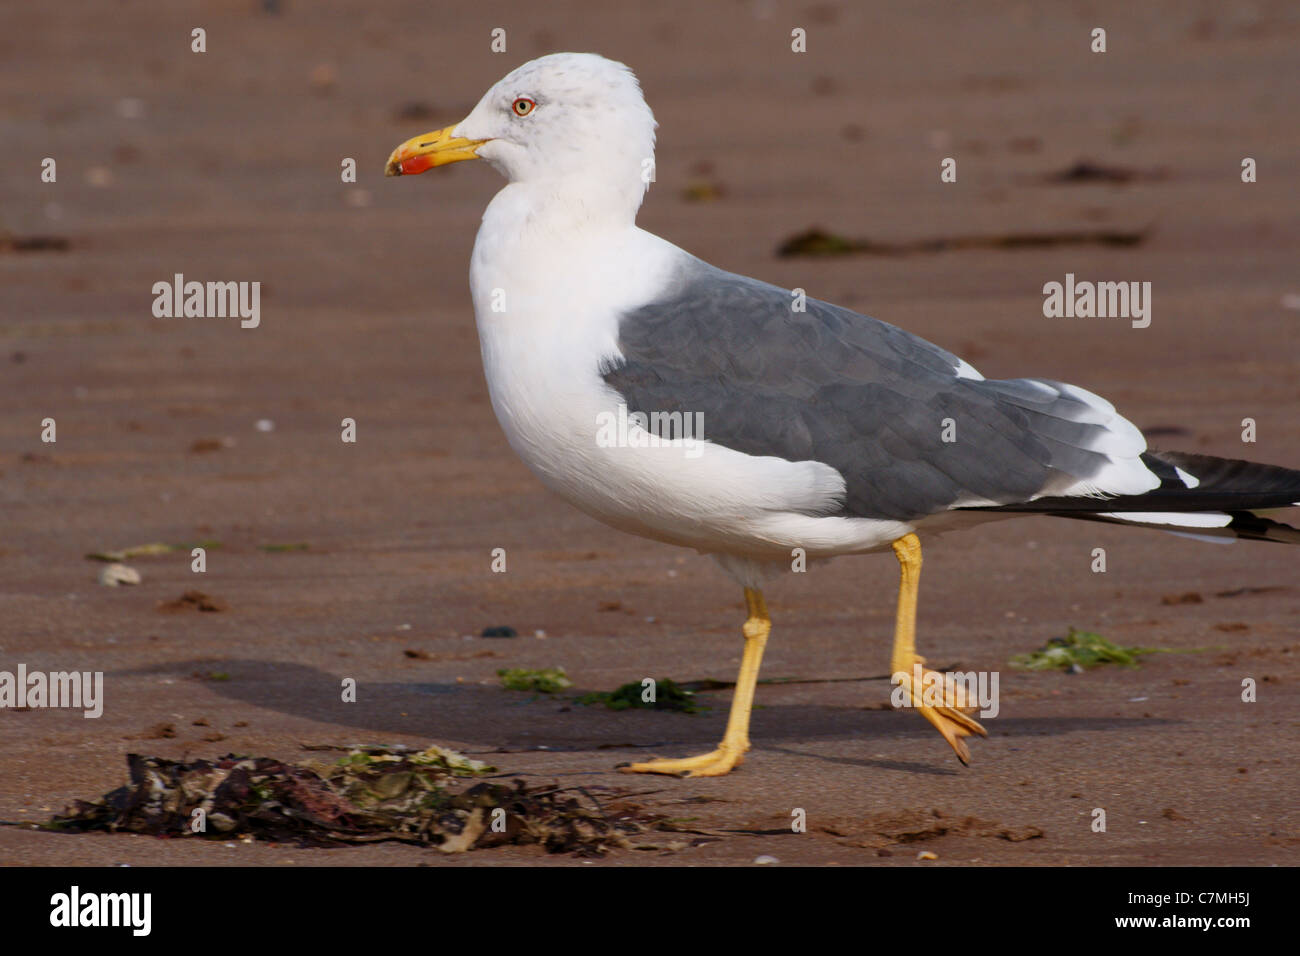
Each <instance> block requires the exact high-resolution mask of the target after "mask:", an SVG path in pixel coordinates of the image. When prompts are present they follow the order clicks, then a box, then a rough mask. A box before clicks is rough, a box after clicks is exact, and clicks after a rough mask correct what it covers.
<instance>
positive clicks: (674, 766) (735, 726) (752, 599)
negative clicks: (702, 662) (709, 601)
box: [618, 588, 772, 777]
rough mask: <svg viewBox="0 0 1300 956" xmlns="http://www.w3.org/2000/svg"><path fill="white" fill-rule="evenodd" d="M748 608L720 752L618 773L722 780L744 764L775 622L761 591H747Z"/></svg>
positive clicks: (626, 767)
mask: <svg viewBox="0 0 1300 956" xmlns="http://www.w3.org/2000/svg"><path fill="white" fill-rule="evenodd" d="M745 604H746V605H747V607H748V608H749V617H748V618H747V619H746V620H745V625H744V627H743V628H742V631H743V632H744V634H745V653H744V655H743V656H742V657H741V659H740V676H739V677H737V678H736V694H735V696H734V697H732V698H731V716H730V717H728V718H727V730H726V733H725V734H723V736H722V743H720V744H718V749H716V750H712V751H710V752H709V753H706V754H701V755H700V756H698V757H687V758H686V759H684V760H648V761H646V762H645V763H633V764H624V765H623V766H621V767H619V768H618V769H620V770H622V771H623V772H624V773H669V774H673V775H681V774H685V775H686V776H688V777H720V776H722V775H723V774H724V773H728V772H730V770H731V768H732V767H736V766H739V765H740V764H741V763H744V760H745V751H746V750H748V749H749V715H750V712H751V711H752V710H753V707H754V686H755V685H756V684H757V683H758V668H759V665H760V664H761V663H762V660H763V647H764V646H765V645H766V644H767V635H768V634H769V633H770V632H771V630H772V621H771V619H770V618H769V617H768V616H767V605H766V604H765V603H764V602H763V592H762V591H759V590H757V589H754V588H745Z"/></svg>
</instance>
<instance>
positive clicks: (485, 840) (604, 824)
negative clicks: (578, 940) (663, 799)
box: [43, 747, 687, 855]
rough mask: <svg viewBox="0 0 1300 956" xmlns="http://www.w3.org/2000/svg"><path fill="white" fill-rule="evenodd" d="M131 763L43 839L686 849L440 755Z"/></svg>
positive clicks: (575, 797)
mask: <svg viewBox="0 0 1300 956" xmlns="http://www.w3.org/2000/svg"><path fill="white" fill-rule="evenodd" d="M127 763H128V766H129V768H130V776H131V782H130V783H129V784H127V785H126V786H123V787H119V788H118V789H116V790H114V791H112V792H110V793H107V794H105V795H104V796H102V797H100V798H99V799H97V800H92V801H82V800H79V801H76V802H75V803H74V805H73V806H72V807H70V808H69V809H68V810H67V811H66V812H65V813H64V814H62V815H58V816H55V817H54V818H53V819H52V820H51V821H50V822H49V823H47V824H44V825H43V828H44V829H49V830H58V831H64V832H87V831H96V830H100V831H109V832H126V833H141V834H152V835H154V836H159V837H190V838H204V837H206V838H209V839H212V838H216V839H222V840H230V839H234V838H241V837H242V838H248V837H252V838H255V839H260V840H268V841H277V842H292V843H296V844H299V845H302V846H341V845H349V844H352V845H355V844H363V843H375V842H383V841H396V842H400V843H408V844H415V845H420V846H429V847H436V848H437V849H439V850H441V851H442V852H444V853H457V852H463V851H466V850H470V849H481V848H485V847H492V846H500V845H504V844H535V845H540V846H542V847H544V848H545V849H546V850H548V851H550V852H553V853H565V852H573V853H579V854H584V855H599V854H602V853H605V852H607V851H608V850H609V849H611V848H615V847H620V848H631V847H635V848H638V849H676V848H681V847H683V846H685V845H687V844H684V843H675V844H668V845H664V844H662V843H658V842H653V841H649V842H648V841H639V842H637V843H633V842H632V840H630V839H629V838H630V837H633V836H636V835H638V834H645V833H648V832H650V831H654V830H668V831H671V830H673V829H674V828H673V827H672V826H670V825H669V824H667V823H666V822H665V821H664V820H663V818H662V817H659V816H657V815H654V814H651V813H648V812H646V811H644V810H643V809H642V808H641V807H639V806H638V805H635V804H629V803H625V802H624V803H618V802H613V803H608V804H606V805H605V806H602V805H601V804H600V803H599V802H597V800H596V799H595V797H593V796H592V795H591V793H590V792H588V790H585V789H583V788H574V787H570V788H560V787H554V786H550V787H530V786H527V785H525V783H524V782H523V781H522V780H514V781H511V783H509V784H506V783H498V782H493V781H481V782H471V780H469V779H467V778H472V777H474V776H479V775H481V774H483V773H486V772H490V771H491V770H493V769H494V768H492V767H488V766H487V765H486V764H483V763H480V762H479V761H476V760H470V759H469V758H466V757H464V756H462V755H460V754H457V753H455V752H454V751H450V750H445V749H443V748H440V747H430V748H429V749H427V750H424V751H418V752H417V751H410V750H406V749H398V750H396V752H394V748H382V747H373V748H358V749H354V750H353V751H351V752H350V753H349V754H348V755H347V756H345V757H343V758H341V759H340V760H339V761H337V762H336V763H333V764H329V765H309V766H298V765H294V764H288V763H285V762H283V761H280V760H275V759H272V758H269V757H241V756H236V755H234V754H228V755H227V756H225V757H222V758H220V759H218V760H192V761H177V760H168V759H164V758H162V757H147V756H141V755H140V754H129V755H128V756H127ZM618 797H619V795H618V794H614V793H612V792H611V797H610V799H612V800H615V801H617V799H618ZM199 811H201V812H199Z"/></svg>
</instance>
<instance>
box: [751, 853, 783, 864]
mask: <svg viewBox="0 0 1300 956" xmlns="http://www.w3.org/2000/svg"><path fill="white" fill-rule="evenodd" d="M754 862H755V863H757V864H758V865H759V866H768V865H770V864H772V863H780V862H781V861H780V860H778V859H777V858H776V857H774V856H767V855H766V854H764V855H763V856H756V857H754Z"/></svg>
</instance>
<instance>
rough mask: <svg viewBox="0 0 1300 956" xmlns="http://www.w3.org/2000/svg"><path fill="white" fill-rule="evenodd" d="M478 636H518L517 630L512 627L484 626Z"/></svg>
mask: <svg viewBox="0 0 1300 956" xmlns="http://www.w3.org/2000/svg"><path fill="white" fill-rule="evenodd" d="M479 636H480V637H518V636H519V632H518V631H516V630H515V629H514V628H513V627H506V626H502V627H485V628H483V633H482V634H480V635H479Z"/></svg>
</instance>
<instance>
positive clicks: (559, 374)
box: [385, 53, 1300, 776]
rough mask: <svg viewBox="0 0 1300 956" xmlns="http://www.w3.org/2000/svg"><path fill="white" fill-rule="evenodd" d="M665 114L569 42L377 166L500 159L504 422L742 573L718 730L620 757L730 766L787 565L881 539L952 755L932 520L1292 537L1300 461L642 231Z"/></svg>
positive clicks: (902, 635)
mask: <svg viewBox="0 0 1300 956" xmlns="http://www.w3.org/2000/svg"><path fill="white" fill-rule="evenodd" d="M655 127H656V123H655V119H654V115H653V114H652V113H651V111H650V108H649V106H647V104H646V102H645V99H644V97H643V95H642V92H641V88H640V84H639V83H638V81H637V79H636V77H635V75H634V74H633V73H632V71H631V70H630V69H629V68H628V67H627V66H625V65H623V64H622V63H617V62H614V61H612V60H609V59H606V58H604V57H602V56H598V55H596V54H591V53H556V54H552V55H550V56H543V57H541V58H539V59H536V60H532V61H531V62H528V63H525V64H524V65H522V66H520V67H519V68H518V69H516V70H514V71H513V72H512V73H510V74H509V75H508V76H506V77H505V78H504V79H502V80H501V81H500V82H498V83H497V84H496V85H494V86H493V87H492V88H491V89H489V90H488V91H487V93H486V94H484V96H483V98H482V99H481V100H480V101H479V103H478V105H476V106H475V107H474V109H473V111H472V112H471V113H470V114H469V115H468V116H467V117H466V118H465V119H464V120H462V121H461V122H459V123H457V124H456V125H454V126H449V127H447V128H445V129H440V130H436V131H434V132H431V133H426V134H425V135H423V136H416V137H414V138H412V139H410V140H407V141H406V142H405V143H403V144H402V145H400V146H398V147H397V149H395V150H394V151H393V153H392V155H391V156H390V157H389V160H388V164H387V167H386V169H385V173H386V175H389V176H403V175H413V174H418V173H423V172H425V171H427V170H429V169H433V168H434V167H437V166H443V165H446V164H449V163H457V162H462V161H465V160H473V159H482V160H486V161H487V163H488V164H489V165H490V166H492V167H494V168H495V169H496V170H497V171H498V172H500V173H501V174H502V175H503V176H504V177H505V178H506V180H507V185H506V186H505V187H504V188H503V189H502V190H501V191H500V192H498V193H497V194H496V196H495V197H494V198H493V199H492V201H491V202H490V203H489V204H488V206H487V209H486V211H485V212H484V214H483V220H482V224H481V226H480V227H479V230H478V236H477V239H476V240H475V243H474V251H473V254H472V257H471V260H470V268H469V284H470V291H471V293H472V296H473V302H474V315H475V318H476V321H477V326H478V333H479V342H480V347H481V352H482V359H483V368H484V372H485V374H486V378H487V385H488V391H489V393H490V395H491V401H492V408H493V410H494V411H495V413H496V417H497V420H498V421H499V422H500V424H501V428H502V429H503V430H504V432H505V436H506V439H507V441H508V442H509V443H510V446H511V447H512V448H513V449H514V451H515V452H516V453H517V454H518V455H519V457H520V458H522V459H523V460H524V462H525V463H526V464H527V465H528V467H529V468H530V469H531V470H532V471H533V472H534V473H535V474H536V476H537V477H538V478H539V479H540V480H541V481H542V483H543V484H544V485H546V486H547V487H548V488H549V489H551V490H552V491H554V492H555V493H556V494H558V495H559V496H560V497H561V498H563V499H565V500H566V501H568V502H570V503H571V504H573V505H575V506H577V507H578V508H580V509H581V510H583V511H585V512H587V513H588V514H590V515H592V516H594V517H595V518H597V519H599V520H600V521H602V522H605V523H606V524H609V525H611V526H613V527H614V528H617V529H619V530H622V531H626V532H630V533H632V534H636V535H641V536H644V537H647V538H652V539H654V540H657V541H662V542H666V543H668V544H672V545H678V546H681V547H687V548H694V549H696V550H697V551H699V552H702V553H704V554H708V555H711V556H712V557H714V558H715V559H716V560H717V561H718V563H719V564H720V565H721V566H722V567H723V569H724V570H725V571H726V572H727V573H728V574H729V575H730V576H731V577H732V578H734V579H735V581H736V583H737V584H739V585H740V586H741V587H742V588H743V589H744V595H745V603H746V608H747V617H746V620H745V622H744V624H743V626H742V628H741V633H742V634H743V636H744V652H743V655H742V659H741V665H740V675H739V677H738V678H737V681H736V689H735V694H734V697H733V699H732V704H731V711H730V716H729V718H728V720H727V726H726V731H725V733H724V735H723V737H722V741H721V743H720V744H719V745H718V747H717V748H716V749H714V750H713V751H711V752H709V753H706V754H701V755H699V756H694V757H688V758H685V759H655V760H649V761H645V762H641V763H633V764H625V765H622V766H621V767H620V768H619V769H621V770H624V771H626V772H632V773H662V774H672V775H678V776H683V775H687V776H720V775H722V774H726V773H728V772H730V771H731V770H732V769H733V768H734V767H736V766H737V765H739V764H740V763H742V761H743V759H744V755H745V753H746V751H748V750H749V749H750V740H749V721H750V712H751V709H752V706H753V701H754V689H755V684H756V682H757V680H758V672H759V664H760V661H761V659H762V656H763V649H764V646H765V645H766V643H767V639H768V635H769V633H770V631H771V627H772V624H771V618H770V617H769V614H768V610H767V606H766V603H765V601H764V598H763V586H764V584H765V583H766V582H768V581H769V580H770V579H771V578H772V577H773V576H774V575H775V574H778V573H781V572H788V571H790V570H792V569H793V568H794V567H795V564H796V562H798V561H800V560H802V561H818V560H823V559H828V558H832V557H836V556H839V555H849V554H865V553H869V552H875V551H884V550H886V549H892V551H893V552H894V554H895V556H896V557H897V559H898V563H899V569H900V580H899V593H898V605H897V616H896V621H895V628H894V645H893V654H892V659H891V668H892V673H893V680H894V682H895V684H896V685H897V687H899V688H901V693H899V696H900V697H901V699H902V701H903V703H905V704H909V705H910V706H913V707H915V708H916V709H917V710H918V711H920V713H921V715H922V716H923V717H924V718H925V719H926V720H928V721H929V722H930V723H931V724H933V725H934V727H935V728H936V729H937V730H938V731H939V733H940V734H942V735H943V737H944V739H945V740H946V741H947V742H948V744H949V745H950V746H951V747H952V749H953V751H954V752H955V753H956V755H957V757H958V758H959V759H960V760H961V762H962V763H963V764H965V763H967V762H968V761H969V759H970V753H969V749H968V747H967V745H966V742H965V740H964V738H966V737H968V736H971V735H973V734H978V735H984V734H985V730H984V728H983V727H982V726H981V724H980V723H979V721H977V720H976V719H975V717H974V716H973V714H974V713H975V708H976V702H975V700H974V699H973V695H972V694H971V693H970V692H969V690H968V686H967V685H965V684H963V683H962V682H958V681H954V680H953V679H952V675H942V674H939V673H937V672H935V671H930V670H926V669H924V668H923V665H924V662H925V659H924V658H923V657H921V656H920V655H918V654H917V651H916V606H917V588H918V584H919V578H920V571H921V542H920V537H921V536H923V535H924V536H933V535H934V534H937V533H940V532H944V531H949V530H953V529H957V528H964V527H969V526H971V525H974V524H978V523H981V522H986V521H991V520H1005V519H1007V518H1010V517H1014V516H1018V515H1028V514H1037V515H1053V516H1058V517H1066V518H1076V519H1082V520H1089V521H1103V522H1110V523H1118V524H1125V525H1133V526H1137V527H1147V528H1157V529H1161V530H1166V531H1175V532H1180V533H1184V534H1191V535H1194V536H1196V537H1202V538H1204V537H1208V538H1229V539H1235V538H1248V539H1256V540H1264V541H1274V542H1284V543H1290V544H1300V531H1297V529H1295V528H1293V527H1290V526H1288V525H1285V524H1282V523H1280V522H1278V521H1275V520H1273V519H1272V518H1270V517H1266V516H1264V515H1261V514H1257V513H1256V512H1258V511H1259V510H1260V509H1276V508H1283V507H1289V506H1292V505H1295V504H1300V471H1295V470H1290V469H1286V468H1280V467H1275V466H1271V465H1260V464H1252V463H1249V462H1243V461H1234V460H1227V459H1221V458H1211V457H1208V456H1204V455H1196V454H1180V453H1174V452H1157V451H1151V450H1148V449H1147V444H1146V440H1145V439H1144V437H1143V435H1142V433H1141V432H1140V431H1139V430H1138V429H1137V428H1136V427H1135V426H1134V425H1133V424H1132V423H1131V422H1129V421H1128V420H1127V419H1125V418H1123V417H1122V416H1121V415H1120V414H1119V413H1118V412H1116V410H1115V408H1114V406H1113V405H1112V404H1111V403H1110V402H1108V401H1106V400H1105V399H1103V398H1101V397H1099V396H1097V395H1094V394H1093V393H1091V392H1088V391H1085V390H1084V389H1082V388H1079V387H1077V386H1074V385H1067V384H1063V383H1060V382H1054V381H1048V380H1045V379H1038V378H1019V379H1009V380H996V381H995V380H988V379H985V378H984V377H983V376H982V375H980V374H979V372H977V371H976V370H975V369H974V368H973V367H972V366H971V365H970V364H969V363H967V362H965V361H963V360H962V359H959V358H958V357H956V356H955V355H953V354H951V353H949V352H947V351H945V350H944V349H942V348H939V347H938V346H936V345H932V344H931V343H929V342H927V341H925V340H924V339H921V338H918V337H917V336H914V335H911V334H909V333H908V332H906V331H904V330H902V329H900V328H897V327H895V326H892V325H888V324H886V323H884V322H881V321H879V320H877V319H873V318H870V317H868V316H865V315H860V314H859V313H857V312H854V311H852V310H850V309H846V308H842V307H840V306H836V305H832V304H831V303H829V302H822V301H818V300H815V299H812V298H806V297H801V296H800V294H799V290H789V289H784V288H781V287H779V286H775V285H769V284H768V283H765V282H760V281H758V280H756V279H751V278H747V277H745V276H741V275H736V274H733V273H730V272H725V271H723V270H722V269H719V268H716V267H715V266H712V265H709V264H708V263H706V262H703V261H701V260H700V259H697V258H696V257H694V256H692V255H690V254H689V253H687V252H685V251H683V250H682V249H679V248H678V247H677V246H675V245H673V244H672V243H669V242H667V241H666V240H664V239H661V238H659V237H658V236H655V235H652V234H651V233H649V232H646V231H645V230H643V229H640V228H638V227H637V225H636V214H637V210H638V209H639V208H640V206H641V202H642V200H643V199H644V197H645V194H646V192H647V189H648V188H649V184H650V182H651V181H652V180H653V178H654V177H653V170H654V149H655Z"/></svg>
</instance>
